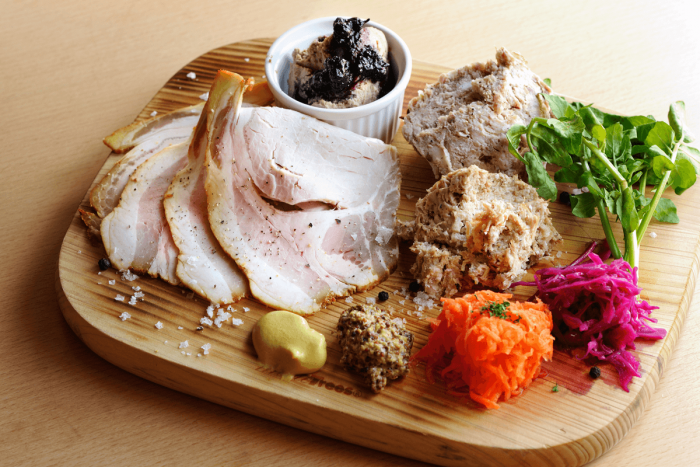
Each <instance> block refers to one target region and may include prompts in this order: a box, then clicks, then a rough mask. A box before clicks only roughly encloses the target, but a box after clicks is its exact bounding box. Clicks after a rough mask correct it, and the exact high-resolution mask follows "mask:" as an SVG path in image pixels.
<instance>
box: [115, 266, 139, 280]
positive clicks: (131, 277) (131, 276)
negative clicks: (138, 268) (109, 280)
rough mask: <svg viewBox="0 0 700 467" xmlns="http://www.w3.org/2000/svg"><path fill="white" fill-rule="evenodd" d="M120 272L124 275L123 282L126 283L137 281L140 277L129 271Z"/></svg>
mask: <svg viewBox="0 0 700 467" xmlns="http://www.w3.org/2000/svg"><path fill="white" fill-rule="evenodd" d="M119 272H120V273H121V275H122V280H123V281H126V282H131V281H135V280H136V279H138V278H139V276H137V275H136V274H134V273H133V272H131V271H129V270H128V269H122V270H121V271H119Z"/></svg>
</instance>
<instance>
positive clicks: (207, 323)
mask: <svg viewBox="0 0 700 467" xmlns="http://www.w3.org/2000/svg"><path fill="white" fill-rule="evenodd" d="M199 323H200V324H206V325H207V326H211V325H212V324H214V322H213V321H212V320H210V319H209V318H207V317H206V316H205V317H204V318H202V319H200V320H199Z"/></svg>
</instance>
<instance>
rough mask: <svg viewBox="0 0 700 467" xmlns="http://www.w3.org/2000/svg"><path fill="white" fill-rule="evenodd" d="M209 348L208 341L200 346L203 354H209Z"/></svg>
mask: <svg viewBox="0 0 700 467" xmlns="http://www.w3.org/2000/svg"><path fill="white" fill-rule="evenodd" d="M209 349H211V344H210V343H208V342H207V343H206V344H204V345H203V346H202V350H203V351H204V355H209Z"/></svg>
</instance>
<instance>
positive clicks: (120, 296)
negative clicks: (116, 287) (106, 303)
mask: <svg viewBox="0 0 700 467" xmlns="http://www.w3.org/2000/svg"><path fill="white" fill-rule="evenodd" d="M114 299H115V300H116V301H118V302H123V301H124V295H119V294H117V296H116V297H114Z"/></svg>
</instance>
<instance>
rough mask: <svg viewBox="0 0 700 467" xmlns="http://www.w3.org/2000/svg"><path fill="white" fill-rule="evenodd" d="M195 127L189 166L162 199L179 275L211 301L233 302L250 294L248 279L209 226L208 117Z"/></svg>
mask: <svg viewBox="0 0 700 467" xmlns="http://www.w3.org/2000/svg"><path fill="white" fill-rule="evenodd" d="M209 113H210V112H208V107H205V116H204V117H202V119H201V121H200V123H199V124H198V125H197V128H196V129H195V132H194V136H193V138H192V142H191V144H190V146H189V151H188V158H187V159H188V162H187V165H186V166H185V167H184V168H183V169H182V170H181V171H179V172H178V173H177V174H176V176H175V177H174V179H173V181H172V183H171V184H170V187H169V188H168V191H167V193H166V195H165V199H164V200H163V205H164V207H165V216H166V219H167V221H168V225H169V226H170V231H171V232H172V236H173V241H174V242H175V245H176V246H177V248H178V250H179V255H178V256H177V269H176V274H177V277H178V278H179V279H180V281H182V283H183V284H184V285H186V286H187V287H189V288H190V289H191V290H193V291H194V292H196V293H197V294H199V295H201V296H203V297H205V298H206V299H208V300H209V301H210V302H212V303H217V304H224V303H233V302H236V301H238V300H240V299H241V298H243V297H245V296H247V295H249V294H250V290H249V288H248V279H247V278H246V277H245V275H244V274H243V272H241V270H240V269H239V268H238V266H236V263H235V262H234V261H233V259H231V257H230V256H229V255H227V254H226V253H225V252H224V251H223V250H222V248H221V246H220V245H219V242H218V241H217V239H216V237H215V236H214V233H213V232H212V230H211V227H210V226H209V218H208V212H207V194H206V192H205V191H204V181H205V180H206V175H207V168H206V167H205V165H204V161H205V158H206V154H205V152H206V149H207V142H208V139H207V135H206V131H207V124H206V123H207V119H206V115H209Z"/></svg>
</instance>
